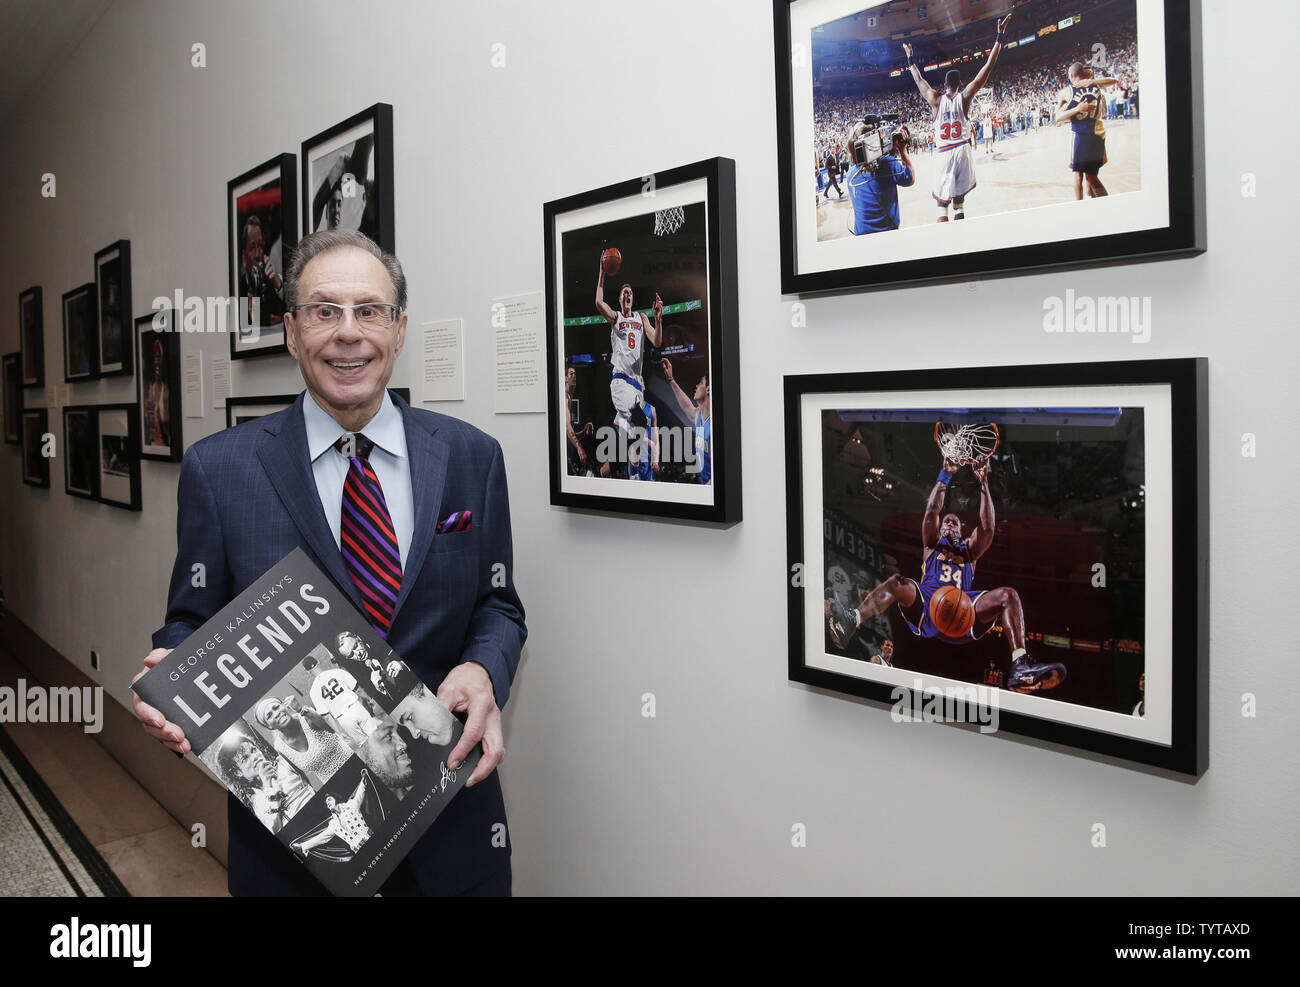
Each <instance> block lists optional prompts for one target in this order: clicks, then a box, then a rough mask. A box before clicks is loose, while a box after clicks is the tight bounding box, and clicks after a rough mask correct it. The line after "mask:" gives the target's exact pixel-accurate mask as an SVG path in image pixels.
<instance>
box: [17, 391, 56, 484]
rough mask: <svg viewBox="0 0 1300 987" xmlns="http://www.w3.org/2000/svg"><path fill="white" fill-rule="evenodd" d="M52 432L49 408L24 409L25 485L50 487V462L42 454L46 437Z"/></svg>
mask: <svg viewBox="0 0 1300 987" xmlns="http://www.w3.org/2000/svg"><path fill="white" fill-rule="evenodd" d="M49 430H50V411H49V409H48V408H24V409H23V483H25V484H27V485H28V486H31V487H49V485H50V461H49V459H47V458H46V457H45V456H43V455H42V454H41V447H42V445H43V444H44V441H43V440H44V436H45V435H46V434H47V433H48V432H49Z"/></svg>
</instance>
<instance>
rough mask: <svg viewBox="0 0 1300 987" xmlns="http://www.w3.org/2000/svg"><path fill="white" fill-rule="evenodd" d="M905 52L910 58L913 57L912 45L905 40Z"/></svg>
mask: <svg viewBox="0 0 1300 987" xmlns="http://www.w3.org/2000/svg"><path fill="white" fill-rule="evenodd" d="M903 54H904V55H906V56H907V57H908V58H909V59H910V58H911V57H912V46H911V45H909V44H908V43H907V42H906V41H904V42H903Z"/></svg>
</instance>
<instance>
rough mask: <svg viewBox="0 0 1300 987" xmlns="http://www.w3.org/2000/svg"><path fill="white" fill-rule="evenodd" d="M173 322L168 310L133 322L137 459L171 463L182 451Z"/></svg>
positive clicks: (177, 350)
mask: <svg viewBox="0 0 1300 987" xmlns="http://www.w3.org/2000/svg"><path fill="white" fill-rule="evenodd" d="M174 323H175V313H174V312H173V311H171V310H170V309H168V310H165V311H161V312H154V313H153V314H152V315H142V316H140V318H138V319H136V320H135V335H136V360H137V362H138V363H139V366H138V367H137V377H138V379H139V382H140V383H139V394H138V398H139V399H138V400H137V402H136V406H137V408H138V409H139V412H140V458H141V459H155V460H160V461H162V462H173V463H174V462H180V459H181V454H182V453H183V452H184V443H183V441H182V438H181V432H182V415H181V355H180V336H179V335H177V333H176V332H174V331H173V329H172V326H173V325H174Z"/></svg>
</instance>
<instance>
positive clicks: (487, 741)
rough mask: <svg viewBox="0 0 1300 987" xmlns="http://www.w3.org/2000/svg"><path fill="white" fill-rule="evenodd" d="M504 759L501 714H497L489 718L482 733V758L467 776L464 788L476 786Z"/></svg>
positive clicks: (504, 746) (504, 748) (504, 745)
mask: <svg viewBox="0 0 1300 987" xmlns="http://www.w3.org/2000/svg"><path fill="white" fill-rule="evenodd" d="M505 758H506V744H505V738H504V737H503V736H502V734H501V714H500V713H497V714H496V715H495V716H491V717H489V723H488V725H487V729H485V730H484V731H483V756H482V757H481V758H479V761H478V764H477V765H476V766H475V768H474V773H473V774H472V775H470V776H469V781H467V782H465V787H466V788H470V787H472V786H474V785H477V784H478V783H479V782H480V781H482V780H483V779H484V778H486V777H487V776H488V775H490V774H491V773H492V772H493V771H495V770H496V769H497V766H498V765H499V764H500V763H501V762H502V761H504V760H505Z"/></svg>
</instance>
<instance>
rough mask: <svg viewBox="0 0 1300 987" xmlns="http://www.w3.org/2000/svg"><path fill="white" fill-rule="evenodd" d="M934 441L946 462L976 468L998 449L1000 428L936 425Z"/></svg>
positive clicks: (989, 425) (993, 426) (938, 423)
mask: <svg viewBox="0 0 1300 987" xmlns="http://www.w3.org/2000/svg"><path fill="white" fill-rule="evenodd" d="M934 441H935V442H936V443H937V444H938V446H939V451H940V452H941V453H943V458H944V460H945V461H947V462H950V463H954V464H955V465H957V466H967V465H969V466H975V465H977V464H979V463H981V462H983V461H984V460H986V459H988V458H989V456H991V455H993V452H994V450H995V449H997V447H998V441H999V435H998V427H997V426H996V425H993V424H987V425H950V424H948V423H946V422H935V423H934Z"/></svg>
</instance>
